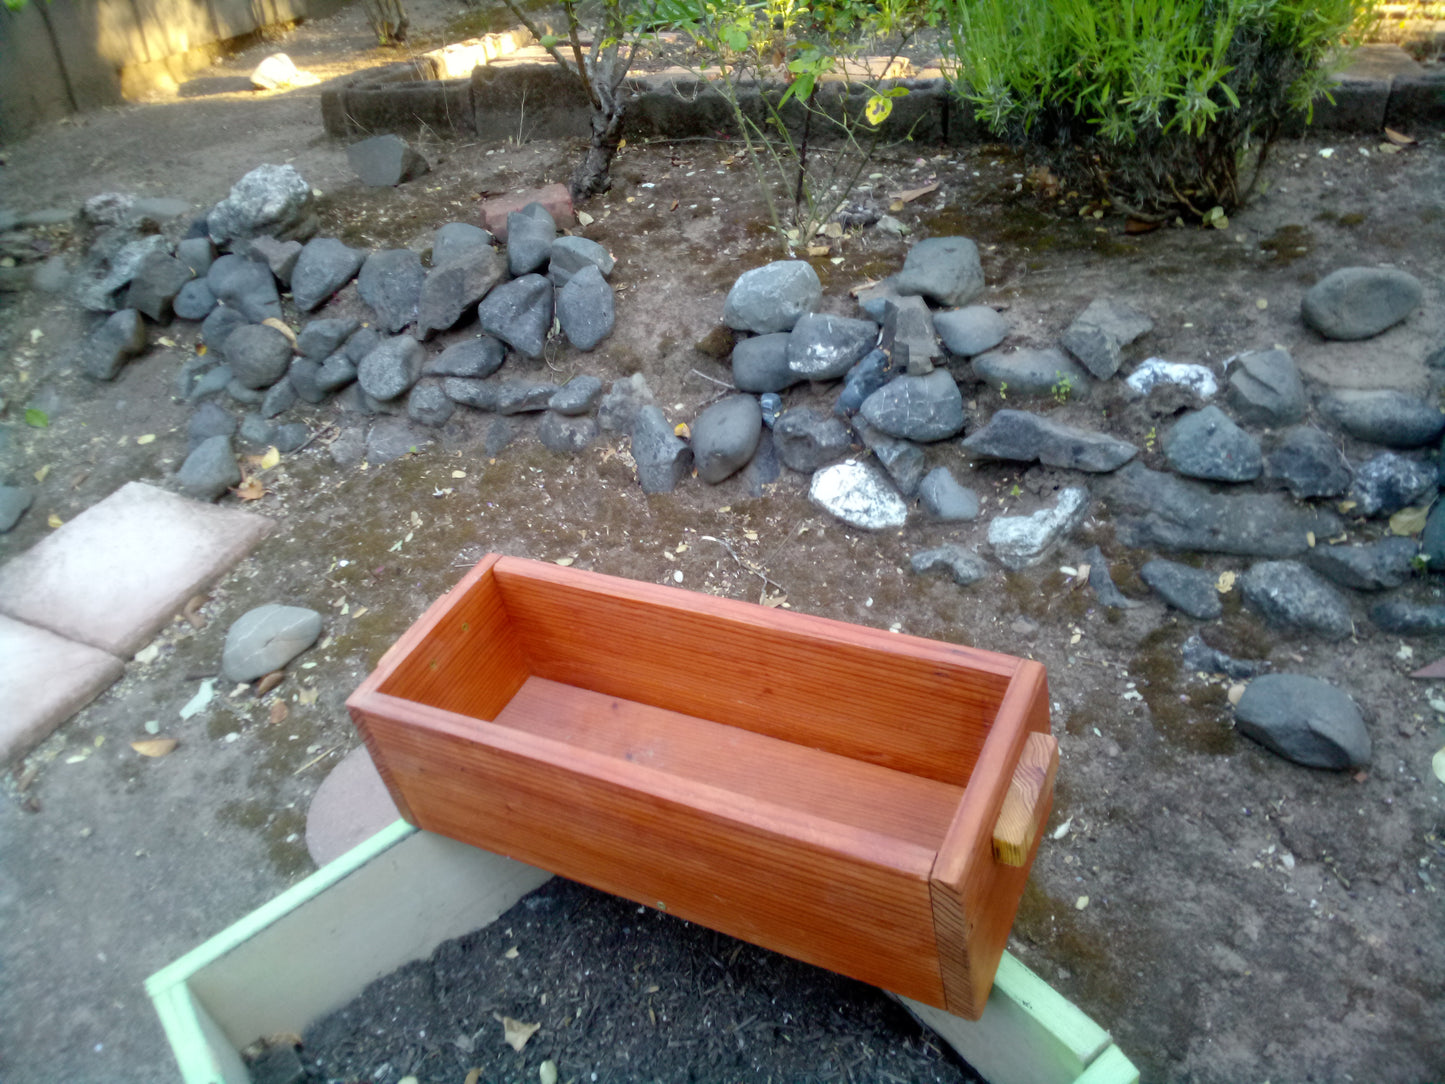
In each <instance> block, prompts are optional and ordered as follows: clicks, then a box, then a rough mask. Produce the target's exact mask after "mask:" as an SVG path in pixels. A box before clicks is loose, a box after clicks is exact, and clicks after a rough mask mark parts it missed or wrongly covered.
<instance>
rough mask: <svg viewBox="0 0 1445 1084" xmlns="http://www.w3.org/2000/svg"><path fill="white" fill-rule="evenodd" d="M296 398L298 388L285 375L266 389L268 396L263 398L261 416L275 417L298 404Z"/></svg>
mask: <svg viewBox="0 0 1445 1084" xmlns="http://www.w3.org/2000/svg"><path fill="white" fill-rule="evenodd" d="M296 399H297V395H296V388H295V387H294V386H292V384H291V381H290V380H288V379H287V378H286V377H284V376H283V377H282V378H281V379H280V380H278V381H276V383H274V384H272V385H271V387H270V388H268V389H267V390H266V398H264V399H262V400H261V417H263V418H274V417H276V416H277V415H278V414H284V413H286V411H288V410H290V409H291V408H292V407H293V406H295V405H296Z"/></svg>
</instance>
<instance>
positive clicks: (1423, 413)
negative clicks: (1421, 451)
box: [1320, 391, 1445, 448]
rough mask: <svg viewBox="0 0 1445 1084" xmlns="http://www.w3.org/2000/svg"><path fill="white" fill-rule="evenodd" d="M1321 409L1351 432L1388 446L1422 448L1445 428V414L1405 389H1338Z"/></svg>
mask: <svg viewBox="0 0 1445 1084" xmlns="http://www.w3.org/2000/svg"><path fill="white" fill-rule="evenodd" d="M1320 410H1321V412H1322V413H1324V414H1325V415H1326V416H1327V417H1329V418H1331V419H1332V420H1333V421H1334V422H1335V424H1337V425H1338V426H1339V427H1340V428H1341V429H1343V430H1344V431H1345V432H1346V433H1349V434H1350V436H1352V437H1358V438H1359V439H1360V440H1366V441H1369V442H1370V443H1371V444H1383V445H1385V447H1387V448H1419V447H1422V446H1424V445H1426V444H1433V443H1434V442H1435V441H1437V440H1439V439H1440V434H1441V433H1442V432H1445V414H1442V413H1440V411H1439V409H1438V408H1436V407H1435V406H1433V405H1432V404H1430V403H1426V402H1423V401H1421V400H1419V399H1416V398H1414V397H1413V396H1410V395H1406V394H1405V393H1404V392H1401V391H1337V392H1335V393H1334V394H1333V395H1330V396H1327V397H1326V398H1324V399H1323V400H1321V401H1320Z"/></svg>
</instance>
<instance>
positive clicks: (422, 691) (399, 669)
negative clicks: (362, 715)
mask: <svg viewBox="0 0 1445 1084" xmlns="http://www.w3.org/2000/svg"><path fill="white" fill-rule="evenodd" d="M495 561H496V559H495V558H489V559H484V560H483V561H482V562H479V564H478V566H477V569H474V570H473V573H472V574H471V575H468V576H467V578H466V579H464V580H463V581H462V582H461V583H460V584H458V585H457V586H456V587H455V588H453V589H452V590H451V591H450V592H449V593H448V594H446V595H445V596H443V597H442V599H440V600H439V601H438V602H436V603H434V604H433V605H432V607H431V608H430V609H428V611H427V612H426V614H425V615H423V617H422V618H421V620H419V621H418V622H417V623H416V624H415V625H413V626H412V628H411V629H410V630H408V632H407V633H406V635H405V636H403V637H402V639H400V640H398V641H397V643H396V646H395V647H393V648H392V650H391V651H389V652H387V654H386V656H385V657H384V658H383V660H382V663H381V665H380V666H379V667H378V668H377V674H378V675H379V680H378V681H376V682H375V683H374V684H373V683H372V682H367V683H366V684H365V685H363V686H362V689H361V690H360V691H359V694H358V698H357V699H358V700H360V698H361V695H362V694H364V693H365V692H366V691H369V690H370V689H376V690H378V691H380V692H385V693H388V694H390V695H392V696H397V697H401V698H403V699H406V700H415V701H417V702H419V703H423V704H428V705H430V706H432V707H436V708H441V709H443V710H444V711H452V712H456V713H457V714H459V715H469V716H472V717H474V718H477V719H495V718H496V717H497V712H499V711H501V710H502V708H503V707H505V706H506V704H507V702H508V701H509V700H511V698H512V696H513V694H514V693H516V691H517V690H518V689H519V688H521V686H522V682H524V681H526V679H527V675H528V672H529V671H528V666H527V661H526V659H525V658H524V657H523V655H522V652H521V646H520V643H519V641H518V638H517V636H516V635H515V633H514V632H513V630H512V627H511V621H510V618H509V616H508V613H507V607H506V605H505V603H504V601H503V599H502V594H501V592H500V590H499V589H498V586H497V580H496V576H495V574H494V573H493V571H492V566H493V565H494V564H495ZM483 566H485V567H483Z"/></svg>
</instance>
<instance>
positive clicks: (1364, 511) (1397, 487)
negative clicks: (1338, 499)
mask: <svg viewBox="0 0 1445 1084" xmlns="http://www.w3.org/2000/svg"><path fill="white" fill-rule="evenodd" d="M1438 478H1439V473H1438V469H1437V468H1436V466H1435V464H1433V463H1421V462H1420V461H1419V460H1417V459H1407V458H1406V457H1405V456H1402V455H1396V454H1395V453H1394V452H1384V453H1382V454H1380V455H1377V456H1375V457H1374V458H1373V459H1371V460H1369V461H1368V462H1365V463H1361V464H1360V465H1359V466H1358V467H1357V468H1355V481H1354V484H1353V485H1352V486H1351V487H1350V499H1351V500H1353V501H1354V502H1355V507H1354V508H1353V509H1352V511H1353V512H1354V513H1355V515H1358V516H1392V515H1394V514H1395V513H1396V512H1398V511H1400V509H1402V508H1408V507H1409V506H1410V505H1412V504H1414V503H1415V502H1416V501H1418V500H1421V499H1423V498H1425V497H1426V496H1427V495H1428V496H1429V497H1434V495H1435V486H1436V482H1437V480H1438Z"/></svg>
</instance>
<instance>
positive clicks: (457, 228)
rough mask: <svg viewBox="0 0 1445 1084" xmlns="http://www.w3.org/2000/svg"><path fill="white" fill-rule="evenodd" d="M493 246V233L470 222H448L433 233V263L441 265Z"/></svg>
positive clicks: (433, 265) (437, 265)
mask: <svg viewBox="0 0 1445 1084" xmlns="http://www.w3.org/2000/svg"><path fill="white" fill-rule="evenodd" d="M491 247H492V235H491V234H490V233H489V232H487V231H486V230H484V229H482V228H481V227H480V226H473V225H472V224H471V223H470V222H448V223H447V224H446V225H444V226H438V227H437V228H436V232H435V233H434V234H432V246H431V265H432V267H434V268H436V267H441V266H442V265H444V264H449V263H451V262H452V261H453V260H457V259H462V258H467V257H470V256H472V255H473V254H474V253H477V252H480V251H481V250H483V249H490V248H491Z"/></svg>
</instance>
